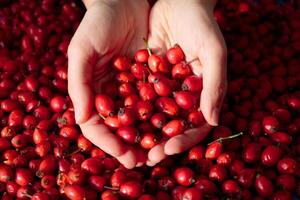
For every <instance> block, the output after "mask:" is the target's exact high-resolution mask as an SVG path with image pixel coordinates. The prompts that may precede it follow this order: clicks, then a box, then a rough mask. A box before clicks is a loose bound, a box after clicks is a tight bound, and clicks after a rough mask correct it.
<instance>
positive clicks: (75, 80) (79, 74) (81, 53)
mask: <svg viewBox="0 0 300 200" xmlns="http://www.w3.org/2000/svg"><path fill="white" fill-rule="evenodd" d="M83 48H84V47H78V46H77V45H73V44H71V45H70V46H69V49H68V92H69V95H70V97H71V99H72V102H73V104H74V110H75V119H76V122H77V123H78V124H80V123H83V122H85V121H86V120H87V119H88V118H89V116H90V115H91V112H92V108H93V105H94V103H93V93H92V90H91V87H90V85H89V82H90V80H91V79H92V78H91V75H92V67H91V66H90V65H89V56H90V55H89V53H90V51H89V50H88V51H87V50H86V49H83Z"/></svg>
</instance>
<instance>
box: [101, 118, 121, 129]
mask: <svg viewBox="0 0 300 200" xmlns="http://www.w3.org/2000/svg"><path fill="white" fill-rule="evenodd" d="M104 124H105V125H106V126H108V127H109V128H110V129H113V130H115V129H118V128H119V127H120V126H121V122H120V120H119V118H118V116H108V117H106V118H105V120H104Z"/></svg>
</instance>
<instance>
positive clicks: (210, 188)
mask: <svg viewBox="0 0 300 200" xmlns="http://www.w3.org/2000/svg"><path fill="white" fill-rule="evenodd" d="M195 187H197V188H198V189H199V190H201V191H202V193H203V194H205V195H214V194H215V193H216V192H217V191H218V188H217V186H216V184H215V183H214V182H213V181H211V180H208V179H200V180H197V182H196V183H195Z"/></svg>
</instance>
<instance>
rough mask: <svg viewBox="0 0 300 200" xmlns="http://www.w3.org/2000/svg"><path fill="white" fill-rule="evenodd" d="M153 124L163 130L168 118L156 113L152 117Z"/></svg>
mask: <svg viewBox="0 0 300 200" xmlns="http://www.w3.org/2000/svg"><path fill="white" fill-rule="evenodd" d="M150 120H151V124H152V125H153V126H154V127H156V128H159V129H160V128H162V127H163V126H164V125H165V123H166V122H167V118H166V116H165V114H163V113H155V114H153V115H152V117H151V119H150Z"/></svg>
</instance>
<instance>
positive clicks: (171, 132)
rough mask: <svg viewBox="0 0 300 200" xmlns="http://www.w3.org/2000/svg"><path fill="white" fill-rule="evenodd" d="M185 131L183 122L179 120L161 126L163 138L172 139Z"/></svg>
mask: <svg viewBox="0 0 300 200" xmlns="http://www.w3.org/2000/svg"><path fill="white" fill-rule="evenodd" d="M184 130H185V122H184V121H183V120H181V119H173V120H171V121H169V122H168V123H167V124H166V125H164V126H163V128H162V132H163V134H164V135H165V136H168V137H174V136H176V135H179V134H182V133H183V132H184Z"/></svg>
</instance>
